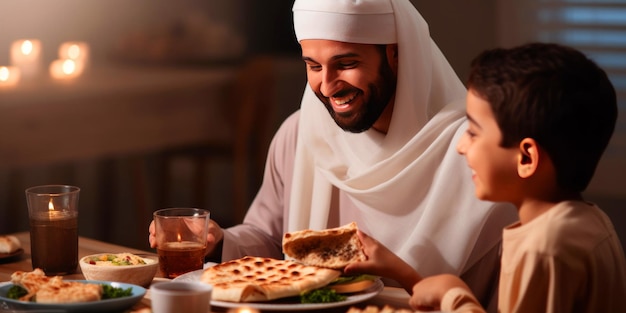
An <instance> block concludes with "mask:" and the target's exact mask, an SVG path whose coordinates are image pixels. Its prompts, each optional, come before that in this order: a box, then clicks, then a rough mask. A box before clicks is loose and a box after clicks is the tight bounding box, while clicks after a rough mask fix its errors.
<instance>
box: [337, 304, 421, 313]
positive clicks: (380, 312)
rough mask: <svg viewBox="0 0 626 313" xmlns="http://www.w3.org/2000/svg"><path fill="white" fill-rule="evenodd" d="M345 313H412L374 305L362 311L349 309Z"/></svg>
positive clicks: (353, 308) (406, 310)
mask: <svg viewBox="0 0 626 313" xmlns="http://www.w3.org/2000/svg"><path fill="white" fill-rule="evenodd" d="M346 313H413V311H411V310H409V309H396V308H393V307H392V306H390V305H385V306H384V307H383V308H382V309H380V308H379V307H377V306H375V305H368V306H366V307H365V308H364V309H359V308H355V307H351V308H350V309H348V311H347V312H346Z"/></svg>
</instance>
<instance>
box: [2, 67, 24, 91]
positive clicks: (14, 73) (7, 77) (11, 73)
mask: <svg viewBox="0 0 626 313" xmlns="http://www.w3.org/2000/svg"><path fill="white" fill-rule="evenodd" d="M19 81H20V69H19V68H17V67H15V66H0V87H13V86H15V85H17V83H18V82H19Z"/></svg>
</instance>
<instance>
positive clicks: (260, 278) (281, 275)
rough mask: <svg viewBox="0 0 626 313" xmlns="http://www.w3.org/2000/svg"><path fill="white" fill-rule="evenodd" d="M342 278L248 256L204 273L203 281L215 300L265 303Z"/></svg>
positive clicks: (316, 269) (328, 271)
mask: <svg viewBox="0 0 626 313" xmlns="http://www.w3.org/2000/svg"><path fill="white" fill-rule="evenodd" d="M340 275H341V272H339V271H336V270H332V269H327V268H319V267H315V266H306V265H302V264H299V263H296V262H293V261H288V260H277V259H272V258H263V257H251V256H247V257H243V258H241V259H236V260H232V261H228V262H224V263H220V264H217V265H215V266H213V267H210V268H207V269H205V270H204V271H203V272H202V276H201V281H202V282H205V283H207V284H211V285H213V292H212V295H211V298H212V299H213V300H219V301H228V302H264V301H270V300H274V299H280V298H286V297H292V296H298V295H300V293H303V292H306V291H310V290H313V289H318V288H321V287H324V286H326V285H327V284H328V283H330V282H331V281H333V280H334V279H336V278H337V277H339V276H340Z"/></svg>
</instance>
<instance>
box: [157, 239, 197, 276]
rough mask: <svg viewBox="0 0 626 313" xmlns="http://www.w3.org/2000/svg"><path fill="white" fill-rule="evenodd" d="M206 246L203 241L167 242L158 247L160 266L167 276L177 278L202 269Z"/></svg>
mask: <svg viewBox="0 0 626 313" xmlns="http://www.w3.org/2000/svg"><path fill="white" fill-rule="evenodd" d="M204 250H205V247H204V245H203V244H201V243H197V242H190V241H183V242H166V243H164V244H162V246H159V247H158V248H157V254H158V255H159V267H160V268H161V272H162V273H163V275H164V276H165V277H168V278H175V277H178V276H180V275H182V274H185V273H188V272H192V271H195V270H200V269H202V266H203V265H204Z"/></svg>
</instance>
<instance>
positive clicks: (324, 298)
mask: <svg viewBox="0 0 626 313" xmlns="http://www.w3.org/2000/svg"><path fill="white" fill-rule="evenodd" d="M346 298H347V297H346V296H344V295H342V294H338V293H337V292H335V291H334V290H332V289H330V288H320V289H315V290H311V291H308V292H305V293H302V294H300V302H301V303H330V302H339V301H343V300H346Z"/></svg>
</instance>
